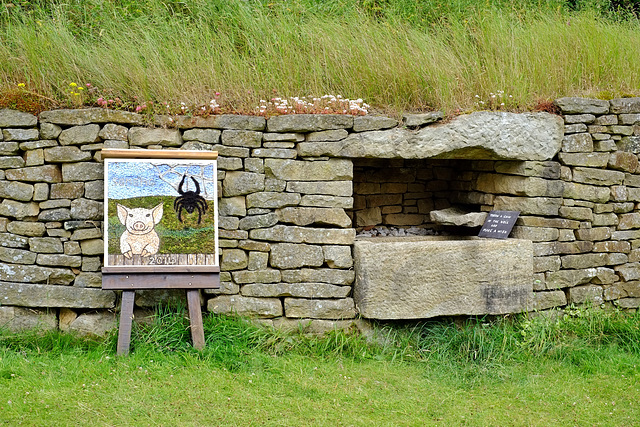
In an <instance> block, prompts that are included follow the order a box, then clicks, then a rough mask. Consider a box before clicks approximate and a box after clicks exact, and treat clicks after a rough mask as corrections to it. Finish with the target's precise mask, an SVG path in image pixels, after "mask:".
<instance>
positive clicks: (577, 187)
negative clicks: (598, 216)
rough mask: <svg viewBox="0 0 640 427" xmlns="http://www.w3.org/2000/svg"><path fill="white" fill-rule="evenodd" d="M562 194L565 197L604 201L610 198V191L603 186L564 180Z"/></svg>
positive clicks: (597, 201)
mask: <svg viewBox="0 0 640 427" xmlns="http://www.w3.org/2000/svg"><path fill="white" fill-rule="evenodd" d="M563 196H564V197H565V198H567V199H574V200H588V201H590V202H596V203H606V202H608V201H609V199H610V198H611V192H610V191H609V189H608V188H604V187H598V186H594V185H585V184H577V183H575V182H565V183H564V192H563Z"/></svg>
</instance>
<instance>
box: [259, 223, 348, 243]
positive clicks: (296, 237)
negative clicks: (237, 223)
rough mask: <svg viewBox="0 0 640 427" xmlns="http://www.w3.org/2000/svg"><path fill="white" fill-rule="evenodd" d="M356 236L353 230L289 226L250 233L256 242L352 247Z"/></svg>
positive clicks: (279, 226) (277, 226)
mask: <svg viewBox="0 0 640 427" xmlns="http://www.w3.org/2000/svg"><path fill="white" fill-rule="evenodd" d="M355 236H356V231H355V229H352V228H350V229H336V228H311V227H297V226H288V225H276V226H274V227H271V228H259V229H255V230H251V231H250V232H249V237H250V238H251V239H254V240H267V241H272V242H283V243H309V244H327V245H351V244H352V243H353V241H354V239H355Z"/></svg>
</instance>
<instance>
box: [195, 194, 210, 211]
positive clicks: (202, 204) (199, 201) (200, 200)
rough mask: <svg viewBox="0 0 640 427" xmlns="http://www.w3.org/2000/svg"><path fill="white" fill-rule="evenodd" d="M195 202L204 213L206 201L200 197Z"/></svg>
mask: <svg viewBox="0 0 640 427" xmlns="http://www.w3.org/2000/svg"><path fill="white" fill-rule="evenodd" d="M197 203H198V205H199V206H202V213H205V212H206V211H207V208H208V207H209V206H207V201H206V200H205V199H203V198H202V197H200V198H199V199H198V202H197Z"/></svg>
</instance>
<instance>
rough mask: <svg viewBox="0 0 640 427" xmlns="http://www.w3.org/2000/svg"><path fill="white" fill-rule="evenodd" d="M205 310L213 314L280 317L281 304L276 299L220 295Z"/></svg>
mask: <svg viewBox="0 0 640 427" xmlns="http://www.w3.org/2000/svg"><path fill="white" fill-rule="evenodd" d="M207 310H208V311H210V312H212V313H215V314H227V315H239V316H248V317H267V318H269V317H278V316H282V304H281V303H280V300H279V299H277V298H253V297H245V296H241V295H220V296H217V297H215V298H212V299H210V300H209V301H208V302H207Z"/></svg>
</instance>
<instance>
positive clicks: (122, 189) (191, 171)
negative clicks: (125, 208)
mask: <svg viewBox="0 0 640 427" xmlns="http://www.w3.org/2000/svg"><path fill="white" fill-rule="evenodd" d="M172 166H173V169H174V171H173V172H172V171H170V169H171V167H170V166H169V165H168V164H164V163H156V164H155V165H154V163H152V162H146V161H132V162H123V161H112V162H109V164H108V176H107V189H108V190H107V191H108V194H107V196H108V197H109V199H115V200H119V199H129V198H133V197H146V196H179V194H178V191H177V190H176V189H175V188H174V187H178V185H179V184H180V180H181V179H182V176H183V175H184V174H185V173H187V174H188V175H193V176H194V177H195V178H196V179H197V180H198V183H199V184H200V191H201V193H200V195H201V196H203V197H204V198H205V199H213V195H214V191H215V185H217V184H216V180H215V178H214V175H213V173H214V166H213V165H212V164H208V165H206V166H203V165H198V164H189V163H172ZM203 167H204V168H205V169H204V172H205V176H206V177H207V178H208V180H207V183H206V188H205V187H204V185H203V182H202V180H201V179H200V178H199V177H200V176H201V173H202V168H203ZM160 174H163V178H164V180H163V179H161V178H160V177H159V175H160ZM166 181H168V182H166ZM187 183H188V185H187ZM171 184H173V186H172V185H171ZM182 189H183V191H188V190H190V191H194V190H195V186H194V185H193V181H192V180H191V179H187V180H186V181H185V185H184V186H183V188H182ZM205 190H206V193H207V194H205Z"/></svg>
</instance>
